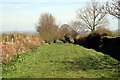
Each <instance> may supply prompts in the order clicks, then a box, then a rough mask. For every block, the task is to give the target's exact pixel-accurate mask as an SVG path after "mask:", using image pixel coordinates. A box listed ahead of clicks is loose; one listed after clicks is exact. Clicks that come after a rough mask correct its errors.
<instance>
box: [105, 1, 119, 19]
mask: <svg viewBox="0 0 120 80" xmlns="http://www.w3.org/2000/svg"><path fill="white" fill-rule="evenodd" d="M103 9H104V10H105V12H106V13H108V14H110V15H113V16H115V17H116V18H118V19H120V0H112V1H109V2H106V4H105V6H104V7H103Z"/></svg>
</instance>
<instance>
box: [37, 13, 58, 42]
mask: <svg viewBox="0 0 120 80" xmlns="http://www.w3.org/2000/svg"><path fill="white" fill-rule="evenodd" d="M36 30H37V31H38V32H39V33H40V34H41V36H42V37H43V38H44V39H45V40H49V41H50V42H53V41H54V40H56V39H57V36H58V35H57V33H58V26H57V25H56V22H55V17H54V16H52V15H51V14H49V13H44V14H41V16H40V19H39V23H38V25H37V27H36Z"/></svg>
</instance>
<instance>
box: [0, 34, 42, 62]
mask: <svg viewBox="0 0 120 80" xmlns="http://www.w3.org/2000/svg"><path fill="white" fill-rule="evenodd" d="M2 37H3V38H2V39H1V40H2V41H1V42H0V46H1V50H0V51H1V52H0V53H1V54H2V60H3V63H4V62H8V61H10V60H12V58H13V57H14V56H15V55H18V54H21V53H24V52H26V51H32V48H33V47H34V46H37V45H41V44H44V41H43V39H42V37H40V36H39V35H27V34H21V33H13V34H4V35H3V34H2Z"/></svg>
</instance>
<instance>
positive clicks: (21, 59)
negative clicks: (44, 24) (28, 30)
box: [2, 43, 120, 78]
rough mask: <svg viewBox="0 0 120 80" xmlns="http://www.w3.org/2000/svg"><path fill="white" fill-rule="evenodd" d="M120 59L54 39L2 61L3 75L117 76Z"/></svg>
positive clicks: (57, 76) (10, 76)
mask: <svg viewBox="0 0 120 80" xmlns="http://www.w3.org/2000/svg"><path fill="white" fill-rule="evenodd" d="M119 66H120V64H119V62H118V61H117V60H115V59H113V58H111V57H110V56H108V55H104V54H102V53H100V52H96V51H94V50H92V49H86V48H83V47H81V46H78V45H73V44H63V43H55V44H51V45H41V46H38V47H35V48H34V50H33V51H32V52H28V53H25V54H22V55H19V56H17V58H16V59H15V60H13V61H12V62H11V63H9V64H6V65H5V64H4V65H3V75H2V76H3V78H104V77H106V78H111V77H112V78H117V77H119V76H120V74H119V73H118V69H119V68H118V67H119Z"/></svg>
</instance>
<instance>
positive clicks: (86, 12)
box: [36, 0, 120, 42]
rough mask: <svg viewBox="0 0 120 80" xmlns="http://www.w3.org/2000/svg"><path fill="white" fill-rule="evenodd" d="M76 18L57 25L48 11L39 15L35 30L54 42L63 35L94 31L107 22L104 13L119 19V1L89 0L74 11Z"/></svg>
mask: <svg viewBox="0 0 120 80" xmlns="http://www.w3.org/2000/svg"><path fill="white" fill-rule="evenodd" d="M76 14H77V19H76V20H74V21H71V22H70V23H69V24H63V25H61V26H58V25H57V24H56V19H55V17H54V16H53V15H52V14H50V13H43V14H41V15H40V18H39V23H38V25H37V26H36V30H37V31H38V32H39V33H40V34H41V36H42V37H43V38H44V39H46V40H48V41H50V42H54V41H55V40H57V39H61V40H62V39H63V38H64V36H65V35H68V36H71V37H72V38H74V37H75V36H76V35H78V34H79V33H81V32H83V33H85V32H87V30H89V31H90V32H91V33H93V32H95V31H96V30H97V29H98V28H100V27H105V26H107V24H108V20H107V17H106V15H107V14H110V15H112V16H114V17H116V18H118V19H120V1H119V0H112V1H111V2H106V3H105V4H100V3H99V2H97V1H95V0H91V3H89V4H88V5H87V6H86V7H85V8H82V9H79V10H77V11H76Z"/></svg>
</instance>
